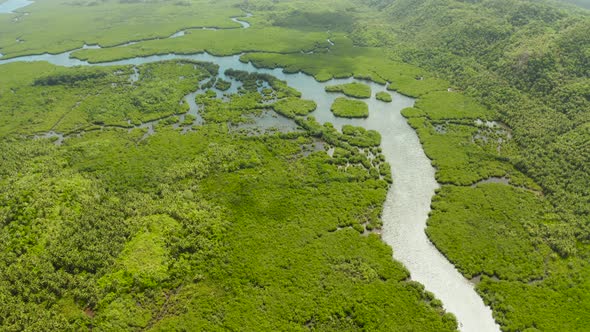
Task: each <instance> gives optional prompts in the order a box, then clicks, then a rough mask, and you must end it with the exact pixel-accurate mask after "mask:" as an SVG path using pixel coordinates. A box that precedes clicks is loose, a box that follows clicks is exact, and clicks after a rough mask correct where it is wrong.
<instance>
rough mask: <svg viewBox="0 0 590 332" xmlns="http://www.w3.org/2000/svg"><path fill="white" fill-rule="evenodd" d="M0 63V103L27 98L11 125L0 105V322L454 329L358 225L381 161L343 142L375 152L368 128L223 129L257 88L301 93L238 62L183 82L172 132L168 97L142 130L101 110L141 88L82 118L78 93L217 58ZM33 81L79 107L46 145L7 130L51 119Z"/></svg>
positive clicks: (42, 126) (185, 74)
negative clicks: (192, 120) (72, 64)
mask: <svg viewBox="0 0 590 332" xmlns="http://www.w3.org/2000/svg"><path fill="white" fill-rule="evenodd" d="M0 69H1V70H2V72H3V75H1V76H0V82H1V83H2V84H1V85H0V86H1V88H0V89H1V90H0V104H1V105H13V104H12V103H10V101H11V100H13V98H15V97H14V96H13V95H14V94H18V95H19V97H21V98H23V99H25V98H28V99H30V101H29V102H28V104H27V106H28V109H29V112H30V114H37V116H36V117H32V119H34V120H35V125H31V126H30V127H27V126H24V125H22V126H21V125H18V121H21V120H19V119H18V117H17V116H14V115H10V114H11V113H16V111H17V110H13V111H11V109H10V108H8V107H4V108H2V111H1V112H2V114H3V116H5V119H6V122H7V123H10V124H11V125H10V126H5V127H4V129H3V131H2V133H1V134H2V135H1V137H2V138H1V139H0V149H1V150H2V160H3V162H2V163H1V164H0V188H1V189H0V238H1V239H2V241H0V248H1V251H2V253H3V255H2V259H1V260H2V262H1V263H0V267H1V268H0V298H1V299H2V303H3V304H2V306H1V308H0V325H1V326H2V329H5V330H35V331H55V330H79V329H87V328H88V329H98V330H171V329H174V330H177V329H188V330H195V329H196V330H233V329H236V330H245V331H260V330H307V329H317V330H338V331H346V330H349V331H358V330H364V329H386V330H399V329H410V330H420V331H453V330H455V328H456V322H455V320H454V318H453V316H452V315H451V314H445V313H444V311H443V310H442V309H441V307H440V301H437V300H435V299H433V297H432V295H431V294H428V293H426V292H424V290H423V286H421V285H419V284H417V283H415V282H412V281H409V280H408V276H409V274H408V272H407V271H406V270H405V268H404V267H403V266H401V264H399V263H397V262H395V261H393V260H391V249H390V248H389V247H387V246H386V245H385V244H384V243H383V242H382V241H381V240H380V238H379V236H378V235H376V234H373V232H372V231H373V230H375V229H376V228H377V227H379V225H380V220H379V214H380V211H381V205H382V202H383V200H384V197H385V194H386V191H387V188H388V184H387V182H386V181H385V180H389V181H390V180H391V178H390V174H386V175H387V176H386V179H384V176H383V175H382V173H383V172H381V171H380V170H379V168H380V165H381V162H380V160H382V159H383V158H382V156H381V157H380V158H377V159H376V160H374V161H372V162H371V161H370V160H369V159H368V157H367V154H365V153H361V152H359V149H358V148H357V147H355V145H356V146H363V147H367V148H371V149H372V151H373V153H374V154H375V156H376V157H379V153H378V151H377V150H376V149H374V147H376V146H377V145H379V143H380V137H379V135H378V133H375V132H371V131H368V132H367V131H366V130H364V129H363V128H353V127H350V128H348V127H347V128H346V130H344V132H343V133H338V132H337V131H336V130H335V129H334V128H333V127H330V126H319V125H318V124H317V123H315V122H314V121H313V119H311V118H310V119H305V118H303V117H301V118H298V121H301V124H302V126H303V127H304V128H310V129H309V130H303V131H293V132H289V133H285V134H262V135H257V134H255V133H254V132H248V133H241V132H231V131H229V124H231V123H234V122H237V123H240V122H243V121H246V120H247V119H246V116H247V115H248V114H256V112H257V111H258V110H259V109H260V108H262V107H264V105H265V103H268V101H269V100H276V99H278V101H276V103H281V105H282V106H281V107H282V108H283V109H285V110H289V111H291V110H292V111H291V112H292V113H289V114H290V115H291V116H293V117H294V116H296V114H298V115H297V116H299V115H301V114H302V113H306V112H307V111H306V112H299V111H297V110H298V109H305V110H308V109H310V108H312V109H313V108H314V105H309V103H307V102H305V101H300V102H299V103H298V102H296V100H297V99H298V97H296V96H297V95H298V92H297V91H295V90H293V89H290V88H288V87H287V86H286V85H285V84H284V83H283V82H281V81H279V80H276V79H275V78H273V77H272V76H268V75H257V74H248V73H244V72H238V71H233V72H229V73H227V74H228V76H231V77H234V78H236V79H237V80H238V82H240V83H241V84H242V86H243V87H244V88H243V89H242V91H241V92H240V93H239V94H235V95H229V96H227V97H226V98H227V99H217V98H215V93H214V91H213V90H201V93H200V94H198V96H197V98H198V99H197V100H198V102H199V104H200V105H201V107H202V112H201V113H202V116H203V117H204V118H205V119H206V123H205V124H203V125H199V126H194V127H189V128H190V129H189V130H188V131H181V130H180V129H181V128H178V127H176V124H177V121H165V120H167V119H170V118H175V117H178V116H179V114H182V113H183V112H185V111H186V110H185V109H183V108H174V107H171V106H166V105H163V106H161V107H162V108H164V109H167V110H169V111H168V112H172V113H170V114H169V113H162V114H158V116H166V118H164V120H162V121H161V122H159V123H158V124H156V126H155V133H154V134H153V135H151V136H147V137H146V136H145V134H146V129H144V128H141V127H140V126H137V127H130V129H126V128H125V129H122V128H118V127H108V126H106V124H109V123H119V122H123V123H126V122H125V121H124V120H126V119H127V120H131V118H130V116H132V115H134V114H138V119H143V116H144V115H143V113H142V111H141V110H143V109H144V106H145V105H144V104H136V103H133V99H130V100H131V101H130V103H129V105H128V106H125V105H126V104H125V103H123V102H122V103H121V105H120V107H127V108H128V109H129V110H130V111H129V112H127V113H117V114H110V115H109V117H105V118H104V119H103V121H104V123H105V127H104V128H103V130H100V131H93V130H92V129H93V124H94V123H95V120H94V118H88V117H87V114H91V113H92V109H91V108H86V107H82V103H84V102H85V100H87V98H89V95H91V96H92V98H96V99H97V100H102V101H103V103H105V102H106V101H108V100H112V99H115V98H119V97H117V96H118V94H119V93H120V91H119V90H121V89H123V90H124V91H125V92H126V95H127V94H130V95H132V96H133V94H134V93H143V94H148V95H152V94H150V93H151V91H152V89H153V88H154V87H153V86H151V85H150V84H151V82H161V83H166V84H167V85H166V87H167V93H168V95H167V96H166V97H162V98H156V99H157V100H161V102H164V101H166V102H168V103H170V105H179V102H180V101H182V100H183V96H184V94H186V93H188V92H190V91H192V90H195V89H198V87H199V86H198V85H199V81H203V82H205V83H203V84H202V86H205V87H206V86H209V85H210V83H209V82H210V81H211V80H215V76H216V74H217V72H216V68H215V66H212V65H209V64H206V63H194V62H182V61H180V62H179V61H172V62H165V63H157V64H150V65H143V66H138V67H137V68H136V69H137V70H138V71H139V72H140V75H139V78H138V80H137V81H134V82H131V81H129V77H128V74H129V73H132V72H133V68H132V67H104V68H101V69H97V70H96V71H95V70H90V71H87V70H82V69H80V68H73V69H63V68H59V69H58V68H56V67H53V66H49V65H47V64H43V63H39V64H36V63H33V64H13V65H7V66H1V67H0ZM16 73H22V75H15V74H16ZM89 73H93V74H89ZM96 73H99V74H96ZM191 78H194V80H192V79H191ZM191 80H192V81H191ZM187 81H189V82H187ZM39 82H56V83H54V84H52V85H53V86H55V89H54V90H52V91H51V94H50V95H51V96H53V97H54V98H55V102H56V105H62V106H61V108H63V109H67V110H69V112H68V113H67V114H66V116H63V115H62V116H61V118H64V119H67V118H68V117H69V116H71V117H72V118H74V119H78V120H79V121H81V123H78V127H76V128H78V132H79V133H80V135H78V136H69V137H68V138H67V139H66V140H65V141H64V143H63V144H62V145H56V144H54V142H53V141H51V140H47V139H37V140H31V139H23V136H22V135H32V134H33V133H36V132H39V131H40V130H47V129H48V128H61V127H57V126H55V125H54V118H55V116H56V115H53V114H51V113H53V112H59V109H60V108H57V107H52V106H51V104H49V105H50V106H49V107H48V104H47V103H46V102H45V100H46V99H43V98H35V96H36V95H41V96H47V93H45V92H44V91H43V90H40V89H41V86H40V85H39V84H38V83H39ZM188 83H190V84H191V85H193V87H192V89H188V92H187V84H188ZM43 87H47V86H45V85H43ZM261 87H266V88H264V89H263V90H264V92H260V93H259V92H258V89H260V88H261ZM11 91H12V92H11ZM143 91H145V92H143ZM130 98H131V97H130ZM285 100H286V102H283V101H285ZM58 101H59V103H57V102H58ZM68 103H69V104H68ZM67 105H77V106H76V107H75V108H71V107H66V106H67ZM181 105H182V104H181ZM289 105H293V108H291V107H289ZM301 105H303V106H301ZM42 111H45V112H49V114H47V115H46V116H44V117H43V116H39V115H40V114H42ZM20 112H24V111H20ZM24 114H25V115H27V114H28V113H24ZM166 114H168V115H166ZM125 116H126V117H127V118H125ZM146 116H149V112H148V114H147V115H146ZM26 120H27V118H25V119H24V120H22V121H25V122H26ZM15 122H16V123H15ZM82 122H83V123H85V124H83V123H82ZM318 126H319V127H318ZM64 128H65V129H68V128H69V127H64ZM311 128H316V129H315V130H312V129H311ZM321 137H324V139H326V140H330V141H331V142H332V143H331V144H334V145H335V146H337V150H338V152H337V153H336V152H335V153H334V156H333V157H330V156H329V155H328V154H327V153H326V152H325V151H324V150H323V149H319V150H317V149H316V150H313V149H312V150H311V153H309V152H308V151H309V147H313V146H314V144H315V143H316V142H317V141H318V140H319V141H320V142H321ZM347 165H348V166H347ZM382 167H386V168H387V169H389V165H387V164H386V163H385V164H384V165H383V166H382Z"/></svg>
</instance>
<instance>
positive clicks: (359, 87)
mask: <svg viewBox="0 0 590 332" xmlns="http://www.w3.org/2000/svg"><path fill="white" fill-rule="evenodd" d="M326 92H341V93H344V94H345V95H347V96H349V97H353V98H371V87H370V86H368V85H366V84H363V83H346V84H339V85H328V86H326Z"/></svg>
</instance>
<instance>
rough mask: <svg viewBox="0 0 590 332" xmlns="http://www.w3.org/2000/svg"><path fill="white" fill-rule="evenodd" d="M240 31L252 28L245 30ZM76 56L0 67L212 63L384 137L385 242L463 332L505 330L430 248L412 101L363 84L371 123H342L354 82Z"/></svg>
mask: <svg viewBox="0 0 590 332" xmlns="http://www.w3.org/2000/svg"><path fill="white" fill-rule="evenodd" d="M234 19H235V20H236V21H237V22H243V21H239V20H237V18H234ZM243 23H246V24H247V22H243ZM246 24H242V26H243V28H248V27H249V25H246ZM171 37H179V36H174V35H173V36H171ZM95 47H96V46H95ZM71 53H72V51H70V52H65V53H62V54H55V55H51V54H42V55H34V56H23V57H18V58H13V59H7V60H0V65H2V64H6V63H10V62H17V61H19V62H22V61H26V62H31V61H47V62H50V63H52V64H55V65H59V66H67V67H71V66H90V65H92V66H110V65H141V64H145V63H151V62H157V61H165V60H176V59H188V60H198V61H207V62H213V63H216V64H217V65H219V67H220V75H219V76H220V77H221V78H223V79H226V80H228V81H231V79H230V78H227V77H226V76H225V74H224V72H225V70H226V69H230V68H232V69H237V70H244V71H248V72H260V73H268V74H271V75H274V76H276V77H277V78H279V79H281V80H284V81H286V82H287V83H288V84H289V85H290V86H292V87H294V88H295V89H297V90H299V91H301V93H302V97H303V98H304V99H310V100H314V101H315V102H316V103H317V105H318V108H317V110H316V111H315V112H313V113H312V115H313V116H315V118H316V119H317V120H318V121H319V122H320V123H325V122H331V123H333V124H334V126H335V127H337V128H341V127H342V125H344V124H352V125H356V126H363V127H365V128H367V129H374V130H377V131H379V132H380V133H381V135H382V144H381V147H382V150H383V154H384V155H385V157H386V158H387V160H388V161H389V162H390V163H391V167H392V174H393V178H394V183H393V185H392V187H391V189H390V190H389V192H388V193H387V198H386V202H385V205H384V210H383V215H382V219H383V233H382V237H383V240H384V241H385V242H386V243H387V244H389V245H390V246H392V247H393V252H394V253H393V256H394V258H395V259H397V260H399V261H401V262H402V263H403V264H404V265H405V266H406V267H407V268H408V270H409V271H410V273H411V276H412V279H413V280H416V281H418V282H420V283H422V284H424V285H425V287H426V289H427V290H429V291H431V292H433V293H434V294H435V295H436V296H437V297H438V298H439V299H441V300H442V302H443V303H444V307H445V309H446V310H447V311H449V312H452V313H454V314H455V315H456V317H457V320H458V322H459V328H460V330H461V331H464V332H488V331H490V332H492V331H493V332H496V331H499V330H500V328H499V326H498V325H497V324H496V323H495V321H494V320H493V318H492V313H491V310H490V309H489V308H488V307H487V306H485V305H484V303H483V301H482V299H481V298H480V297H479V296H478V295H477V293H476V292H475V290H474V287H473V285H472V284H471V283H470V282H469V281H468V280H467V279H465V278H464V277H463V276H462V275H461V274H460V273H459V272H458V271H457V270H456V269H455V267H454V266H453V265H452V264H451V263H450V262H449V261H447V260H446V258H445V257H444V256H443V255H442V254H441V253H440V252H439V251H438V250H437V249H436V248H435V247H434V246H433V245H432V243H431V242H430V241H429V240H428V238H427V237H426V234H425V232H424V228H425V227H426V220H427V218H428V213H429V211H430V203H431V199H432V196H433V195H434V191H435V189H436V188H437V187H438V183H437V182H436V180H435V177H434V175H435V169H434V168H433V167H432V166H431V163H430V160H429V159H428V158H427V157H426V155H425V154H424V151H423V149H422V146H421V144H420V141H419V140H418V136H417V135H416V132H415V131H414V130H413V129H412V128H411V127H410V126H409V125H408V124H407V122H406V120H405V119H404V117H402V116H401V114H400V111H401V110H402V109H403V108H405V107H409V106H412V105H413V104H414V99H412V98H409V97H406V96H403V95H401V94H398V93H395V92H392V93H391V94H392V95H393V102H392V103H384V102H381V101H378V100H376V99H375V93H377V92H379V91H386V86H384V85H379V84H376V83H373V82H366V81H363V83H366V84H368V85H370V86H371V89H372V92H373V96H372V97H371V98H370V99H367V100H366V102H367V104H368V105H369V109H370V115H369V117H368V118H366V119H344V118H337V117H335V116H334V115H333V114H332V113H331V112H330V106H331V104H332V102H333V101H334V99H335V98H337V97H339V96H341V94H339V93H326V92H325V91H324V88H325V86H327V85H332V84H341V83H346V82H353V81H356V80H355V79H353V78H348V79H333V80H331V81H328V82H317V81H316V80H315V79H314V78H313V77H311V76H308V75H305V74H303V73H295V74H286V73H284V72H283V71H282V70H281V69H273V70H270V69H260V68H256V67H254V66H253V65H252V64H250V63H242V62H240V61H239V55H234V56H227V57H216V56H212V55H210V54H207V53H200V54H193V55H177V54H167V55H154V56H147V57H137V58H132V59H126V60H120V61H112V62H105V63H98V64H90V63H88V62H86V61H80V60H78V59H72V58H70V54H71ZM195 95H196V92H195V93H192V94H190V95H188V96H187V97H186V98H185V99H186V100H187V102H189V106H190V107H191V110H196V108H197V106H196V105H194V96H195ZM191 101H192V103H191ZM277 121H279V120H277ZM280 121H284V119H281V120H280ZM53 134H55V135H59V134H56V133H53ZM53 134H50V135H49V136H51V135H53ZM62 139H63V137H62Z"/></svg>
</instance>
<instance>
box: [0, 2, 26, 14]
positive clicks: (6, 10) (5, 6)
mask: <svg viewBox="0 0 590 332" xmlns="http://www.w3.org/2000/svg"><path fill="white" fill-rule="evenodd" d="M33 2H34V1H31V0H7V1H5V2H3V3H0V14H13V13H14V12H15V11H16V10H17V9H19V8H22V7H26V6H28V5H30V4H32V3H33Z"/></svg>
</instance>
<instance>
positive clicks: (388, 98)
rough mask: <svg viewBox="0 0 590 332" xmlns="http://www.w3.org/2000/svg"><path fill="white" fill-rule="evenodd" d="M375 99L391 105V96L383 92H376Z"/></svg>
mask: <svg viewBox="0 0 590 332" xmlns="http://www.w3.org/2000/svg"><path fill="white" fill-rule="evenodd" d="M375 98H377V100H381V101H382V102H385V103H391V101H392V100H393V98H391V95H390V94H389V93H387V92H385V91H380V92H377V94H376V95H375Z"/></svg>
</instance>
